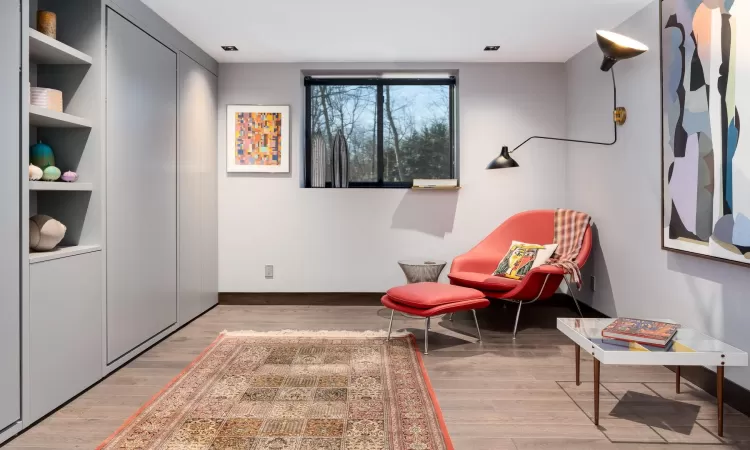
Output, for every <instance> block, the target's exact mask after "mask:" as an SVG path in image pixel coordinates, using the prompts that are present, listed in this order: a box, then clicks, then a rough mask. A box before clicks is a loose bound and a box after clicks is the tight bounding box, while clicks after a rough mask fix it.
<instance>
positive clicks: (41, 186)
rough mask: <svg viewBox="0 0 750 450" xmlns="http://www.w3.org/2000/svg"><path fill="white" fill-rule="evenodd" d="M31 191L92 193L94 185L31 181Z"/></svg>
mask: <svg viewBox="0 0 750 450" xmlns="http://www.w3.org/2000/svg"><path fill="white" fill-rule="evenodd" d="M29 190H30V191H92V190H94V184H93V183H85V182H84V183H80V182H75V183H66V182H63V181H29Z"/></svg>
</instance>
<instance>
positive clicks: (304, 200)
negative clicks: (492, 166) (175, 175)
mask: <svg viewBox="0 0 750 450" xmlns="http://www.w3.org/2000/svg"><path fill="white" fill-rule="evenodd" d="M397 69H410V70H418V69H442V70H445V69H448V70H457V71H458V80H459V89H458V91H459V93H458V106H459V116H460V119H459V120H460V124H459V132H460V142H459V152H460V170H461V173H460V174H461V184H462V185H463V189H461V191H460V192H458V193H456V192H412V191H409V190H387V189H342V190H333V189H326V190H321V189H302V188H300V185H301V175H302V164H301V163H302V160H303V153H304V150H303V149H304V147H303V127H302V126H303V120H302V119H303V105H304V102H303V98H304V91H303V86H302V72H303V71H308V70H322V71H342V70H397ZM564 86H565V71H564V66H563V65H562V64H444V65H441V66H434V65H403V64H401V65H383V64H377V65H364V64H358V65H356V64H355V65H351V64H349V65H338V64H222V65H220V68H219V130H220V133H219V134H220V136H219V153H220V157H219V158H220V159H219V291H220V292H383V291H385V290H386V289H388V288H389V287H391V286H394V285H397V284H401V283H403V281H404V278H403V274H402V272H401V270H400V269H399V267H398V265H397V263H396V261H397V260H399V259H403V258H412V257H413V258H440V259H444V260H447V261H450V260H451V259H452V258H453V257H455V256H456V255H458V254H461V253H463V252H465V251H467V250H468V249H469V248H471V247H472V246H473V245H475V244H476V243H477V242H479V240H481V239H482V238H483V237H484V236H486V235H487V234H488V233H489V232H490V231H492V230H493V229H494V228H495V227H496V226H498V225H499V224H500V223H502V222H503V221H504V220H505V219H506V218H507V217H509V216H511V215H512V214H514V213H516V212H519V211H523V210H527V209H536V208H555V207H560V206H563V204H564V201H565V192H564V191H565V152H566V150H567V149H566V146H565V145H561V144H557V143H539V144H536V145H534V146H528V147H526V148H524V150H523V151H519V152H518V153H517V160H518V161H519V162H520V164H521V168H520V169H517V170H509V171H502V170H500V171H487V170H485V167H486V166H487V164H488V163H489V161H490V160H491V159H492V158H494V157H495V156H496V155H497V154H498V153H499V152H500V148H501V146H502V145H510V146H512V145H514V144H517V143H519V142H521V141H522V140H523V139H525V138H526V137H528V136H530V135H533V134H548V135H563V134H564V133H565V117H564V113H565V90H564ZM227 104H267V105H273V104H287V105H291V111H292V117H293V120H292V136H291V140H292V143H293V148H292V151H293V153H294V155H293V158H292V160H291V161H292V164H291V173H290V174H288V175H266V174H227V173H226V161H225V154H226V153H225V150H224V149H225V145H226V136H225V132H224V131H223V130H225V129H226V105H227ZM514 156H515V155H514ZM264 264H273V265H274V266H275V279H273V280H266V279H265V278H264V271H263V266H264ZM446 272H447V270H446Z"/></svg>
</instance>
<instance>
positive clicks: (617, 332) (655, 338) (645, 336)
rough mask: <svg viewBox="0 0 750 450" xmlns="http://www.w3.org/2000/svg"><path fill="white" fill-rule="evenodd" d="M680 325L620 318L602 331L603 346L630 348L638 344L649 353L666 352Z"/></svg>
mask: <svg viewBox="0 0 750 450" xmlns="http://www.w3.org/2000/svg"><path fill="white" fill-rule="evenodd" d="M679 328H680V325H678V324H676V323H666V322H656V321H653V320H643V319H627V318H620V319H617V320H615V321H614V322H612V323H611V324H610V325H609V326H608V327H607V328H605V329H603V330H602V341H603V342H604V343H605V344H610V345H620V346H624V347H632V344H638V345H640V346H642V347H645V349H646V350H651V351H668V350H669V349H670V347H672V338H674V335H675V334H676V333H677V330H678V329H679Z"/></svg>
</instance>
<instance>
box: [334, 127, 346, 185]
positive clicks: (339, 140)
mask: <svg viewBox="0 0 750 450" xmlns="http://www.w3.org/2000/svg"><path fill="white" fill-rule="evenodd" d="M331 150H332V153H333V177H332V178H333V180H332V181H333V187H337V188H345V187H349V146H348V145H347V143H346V137H344V133H343V132H342V131H341V130H339V132H338V133H337V134H336V137H335V138H333V145H332V149H331Z"/></svg>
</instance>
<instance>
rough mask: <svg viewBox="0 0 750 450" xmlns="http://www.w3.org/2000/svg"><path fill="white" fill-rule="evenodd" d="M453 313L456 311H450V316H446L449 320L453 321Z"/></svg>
mask: <svg viewBox="0 0 750 450" xmlns="http://www.w3.org/2000/svg"><path fill="white" fill-rule="evenodd" d="M453 314H456V313H454V312H452V313H451V316H450V317H448V320H450V321H451V322H453Z"/></svg>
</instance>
